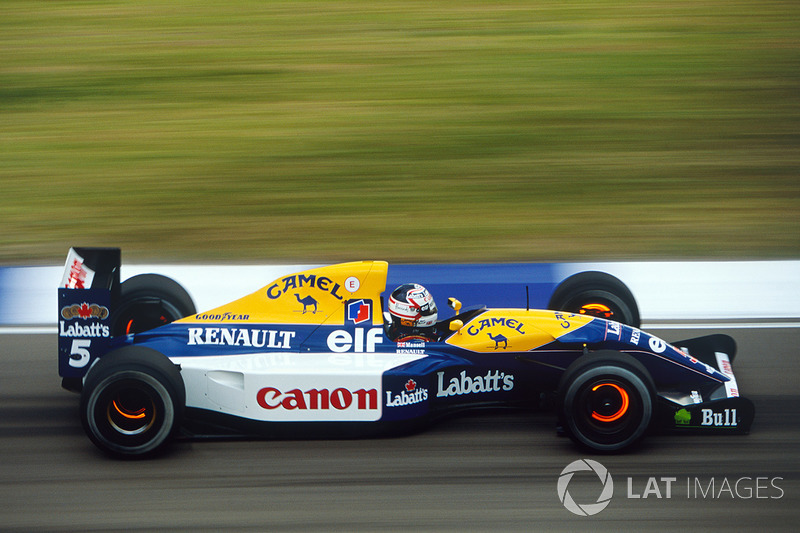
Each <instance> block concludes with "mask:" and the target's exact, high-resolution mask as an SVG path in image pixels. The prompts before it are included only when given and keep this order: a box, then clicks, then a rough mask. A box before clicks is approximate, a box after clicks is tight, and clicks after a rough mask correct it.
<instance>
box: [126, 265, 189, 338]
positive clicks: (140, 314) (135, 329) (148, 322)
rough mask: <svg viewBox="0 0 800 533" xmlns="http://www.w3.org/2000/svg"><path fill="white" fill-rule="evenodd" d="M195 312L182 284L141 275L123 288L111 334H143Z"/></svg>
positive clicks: (162, 278) (155, 276)
mask: <svg viewBox="0 0 800 533" xmlns="http://www.w3.org/2000/svg"><path fill="white" fill-rule="evenodd" d="M196 312H197V310H196V309H195V306H194V302H193V301H192V298H191V296H189V293H187V292H186V290H185V289H184V288H183V287H181V285H180V284H179V283H177V282H176V281H174V280H172V279H170V278H168V277H165V276H161V275H159V274H140V275H138V276H134V277H132V278H129V279H127V280H125V281H124V282H123V283H122V285H120V297H119V303H118V304H117V305H116V308H115V310H114V313H113V315H112V317H111V333H112V335H114V336H118V335H127V334H130V333H141V332H142V331H147V330H150V329H153V328H156V327H158V326H163V325H164V324H169V323H170V322H173V321H175V320H178V319H180V318H183V317H185V316H189V315H193V314H195V313H196Z"/></svg>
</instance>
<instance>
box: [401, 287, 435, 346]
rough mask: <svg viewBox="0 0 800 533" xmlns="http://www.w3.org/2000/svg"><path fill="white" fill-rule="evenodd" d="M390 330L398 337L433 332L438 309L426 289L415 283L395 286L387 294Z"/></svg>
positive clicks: (424, 334)
mask: <svg viewBox="0 0 800 533" xmlns="http://www.w3.org/2000/svg"><path fill="white" fill-rule="evenodd" d="M389 316H390V324H389V328H390V331H391V332H392V333H393V334H394V336H395V337H396V338H399V337H412V336H418V337H426V336H428V337H429V336H431V335H432V334H433V329H434V328H433V327H434V326H435V325H436V320H437V319H438V311H437V309H436V302H434V301H433V296H431V293H429V292H428V289H426V288H425V287H423V286H422V285H419V284H417V283H406V284H404V285H400V286H399V287H397V288H396V289H395V290H394V291H393V292H392V294H391V296H389Z"/></svg>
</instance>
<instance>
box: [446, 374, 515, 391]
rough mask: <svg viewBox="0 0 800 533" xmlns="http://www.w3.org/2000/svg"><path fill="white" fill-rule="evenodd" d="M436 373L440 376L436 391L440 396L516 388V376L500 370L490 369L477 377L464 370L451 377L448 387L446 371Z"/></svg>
mask: <svg viewBox="0 0 800 533" xmlns="http://www.w3.org/2000/svg"><path fill="white" fill-rule="evenodd" d="M436 375H437V376H438V390H437V392H436V396H437V397H438V398H446V397H448V396H461V395H463V394H477V393H481V392H498V391H501V390H503V391H510V390H511V389H513V388H514V376H513V375H511V374H506V373H505V372H500V371H499V370H494V371H492V370H490V371H488V372H487V373H486V375H485V376H475V377H470V376H468V375H467V371H466V370H462V371H461V374H460V376H459V377H453V378H450V381H449V382H448V384H447V387H446V388H445V384H444V372H437V373H436Z"/></svg>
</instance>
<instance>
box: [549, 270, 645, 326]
mask: <svg viewBox="0 0 800 533" xmlns="http://www.w3.org/2000/svg"><path fill="white" fill-rule="evenodd" d="M547 308H548V309H553V310H555V311H569V312H570V313H577V314H582V315H590V316H596V317H600V318H605V319H608V320H616V321H617V322H622V323H623V324H627V325H629V326H633V327H636V328H638V327H639V326H640V325H641V320H640V318H639V307H638V306H637V305H636V300H635V299H634V297H633V294H632V293H631V291H630V289H628V287H627V286H626V285H625V284H624V283H622V282H621V281H620V280H618V279H617V278H615V277H614V276H612V275H610V274H606V273H604V272H581V273H580V274H575V275H574V276H571V277H569V278H567V279H566V280H564V282H562V283H561V285H559V286H558V288H557V289H556V290H555V292H554V293H553V296H551V297H550V303H549V304H548V306H547Z"/></svg>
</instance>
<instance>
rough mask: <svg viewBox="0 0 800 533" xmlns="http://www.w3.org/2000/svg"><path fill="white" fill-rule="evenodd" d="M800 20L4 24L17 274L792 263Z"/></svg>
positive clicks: (99, 4)
mask: <svg viewBox="0 0 800 533" xmlns="http://www.w3.org/2000/svg"><path fill="white" fill-rule="evenodd" d="M799 104H800V3H798V2H793V1H770V0H752V1H747V0H744V1H742V0H736V1H734V0H730V1H728V0H712V1H696V0H692V1H683V0H669V1H651V2H628V1H625V2H623V1H605V0H587V1H563V0H559V1H541V2H538V1H531V0H520V1H511V0H492V1H488V0H487V1H479V0H475V1H465V2H453V1H436V0H426V1H411V0H381V1H379V2H376V1H374V0H367V1H359V0H335V1H307V2H306V1H288V2H280V1H263V0H254V1H248V0H225V1H221V0H220V1H205V2H190V1H175V0H172V1H158V0H137V1H135V2H133V1H129V0H126V1H109V0H103V1H81V2H71V1H58V2H34V1H12V0H4V1H3V2H2V3H0V117H1V118H0V193H1V194H0V263H5V264H19V263H22V264H34V263H58V262H61V261H63V257H64V254H65V253H66V250H67V249H68V247H69V246H70V245H78V244H80V245H113V246H121V247H122V248H123V249H124V253H125V259H126V260H134V261H135V260H142V261H144V260H153V259H157V260H159V261H163V260H167V261H191V260H201V259H202V260H215V261H260V262H269V261H272V262H281V261H314V262H324V261H336V260H345V259H366V258H374V259H386V260H390V261H402V262H415V261H420V262H434V261H439V262H459V261H465V262H478V261H537V260H580V259H588V258H604V259H618V258H633V259H642V258H689V259H691V258H711V259H719V258H724V259H727V258H746V259H747V258H783V257H792V258H794V257H797V256H798V255H800V254H799V252H800V179H798V176H799V175H800V172H799V171H800V105H799Z"/></svg>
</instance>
